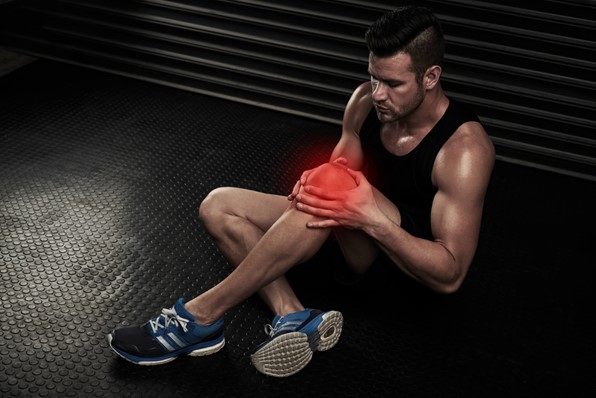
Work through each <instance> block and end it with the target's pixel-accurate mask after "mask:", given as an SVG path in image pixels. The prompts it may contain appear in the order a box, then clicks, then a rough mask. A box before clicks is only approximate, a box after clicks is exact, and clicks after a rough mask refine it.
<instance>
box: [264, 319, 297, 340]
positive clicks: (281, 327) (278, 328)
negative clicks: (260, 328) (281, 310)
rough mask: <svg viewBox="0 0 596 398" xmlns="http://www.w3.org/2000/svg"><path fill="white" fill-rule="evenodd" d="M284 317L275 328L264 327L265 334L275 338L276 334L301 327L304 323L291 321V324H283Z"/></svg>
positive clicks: (267, 325)
mask: <svg viewBox="0 0 596 398" xmlns="http://www.w3.org/2000/svg"><path fill="white" fill-rule="evenodd" d="M283 319H284V317H281V318H279V320H278V321H277V322H276V323H275V326H273V325H269V324H266V325H265V326H264V328H265V333H266V334H267V335H268V336H269V337H273V336H274V335H275V334H276V333H278V332H280V331H282V330H284V329H288V328H292V329H294V328H296V327H298V326H300V325H301V323H302V322H300V321H290V322H283Z"/></svg>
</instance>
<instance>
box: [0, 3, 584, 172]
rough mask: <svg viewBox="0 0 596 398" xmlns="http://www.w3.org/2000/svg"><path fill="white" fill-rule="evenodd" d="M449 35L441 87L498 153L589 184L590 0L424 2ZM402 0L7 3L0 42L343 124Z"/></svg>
mask: <svg viewBox="0 0 596 398" xmlns="http://www.w3.org/2000/svg"><path fill="white" fill-rule="evenodd" d="M419 3H420V4H424V5H428V6H430V7H431V8H433V9H434V10H435V11H436V12H437V14H438V15H439V16H440V17H441V19H442V20H443V24H444V29H445V32H446V39H447V51H448V55H447V59H446V65H445V72H444V87H445V89H446V91H447V93H448V94H449V95H451V96H452V97H454V98H459V99H461V100H464V101H467V102H469V103H470V104H472V105H473V106H474V108H475V109H476V110H477V112H478V113H479V115H480V117H481V119H482V120H483V122H484V123H485V125H486V126H487V129H488V131H489V134H490V135H491V137H492V138H493V141H494V142H495V145H496V147H497V153H498V156H499V158H500V159H502V160H505V161H509V162H515V163H521V164H526V165H529V166H532V167H538V168H543V169H548V170H553V171H556V172H559V173H564V174H569V175H574V176H579V177H582V178H586V179H590V180H594V181H596V121H595V118H594V116H593V115H594V110H595V109H596V95H595V93H596V82H595V80H594V79H593V78H592V75H593V71H594V70H596V42H595V40H594V38H595V37H596V2H594V1H581V0H576V1H571V0H569V1H564V0H557V1H555V0H543V1H541V2H538V4H535V5H532V6H529V5H524V4H520V3H521V2H518V1H515V2H514V1H512V0H505V1H500V2H498V3H493V2H489V1H472V0H453V1H422V2H419ZM399 4H404V2H400V1H376V2H369V1H358V0H344V1H340V0H337V1H333V0H328V1H305V0H285V1H275V0H253V1H248V0H246V1H245V0H222V1H207V0H202V1H192V0H176V1H166V0H127V1H117V0H59V1H56V0H54V1H48V0H45V1H40V0H15V1H13V2H9V3H8V4H5V5H2V7H1V8H0V19H1V20H2V22H3V26H4V28H3V29H2V32H1V34H0V45H1V46H4V47H6V48H9V49H12V50H14V51H17V52H22V53H26V54H29V55H33V56H36V57H40V58H50V59H56V60H61V61H65V62H69V63H75V64H79V65H84V66H87V67H91V68H96V69H101V70H105V71H109V72H113V73H118V74H122V75H126V76H131V77H134V78H139V79H143V80H148V81H152V82H157V83H160V84H165V85H168V86H173V87H178V88H181V89H185V90H191V91H195V92H199V93H204V94H208V95H213V96H217V97H221V98H226V99H231V100H234V101H240V102H245V103H250V104H254V105H257V106H263V107H267V108H271V109H276V110H280V111H283V112H289V113H293V114H298V115H302V116H306V117H310V118H315V119H318V120H322V121H326V122H331V123H334V124H340V123H341V116H342V111H343V108H344V106H345V103H346V101H347V100H348V98H349V96H350V94H351V92H352V90H353V89H354V87H355V86H356V85H357V84H359V83H360V82H361V81H363V80H366V79H367V78H368V76H367V74H366V66H367V65H366V62H367V53H366V47H365V45H364V41H363V35H364V31H365V29H366V27H367V26H368V25H369V24H370V22H372V21H373V20H374V19H376V18H377V17H378V16H379V15H380V14H381V13H382V12H383V11H385V10H389V9H392V8H393V7H395V6H396V5H399Z"/></svg>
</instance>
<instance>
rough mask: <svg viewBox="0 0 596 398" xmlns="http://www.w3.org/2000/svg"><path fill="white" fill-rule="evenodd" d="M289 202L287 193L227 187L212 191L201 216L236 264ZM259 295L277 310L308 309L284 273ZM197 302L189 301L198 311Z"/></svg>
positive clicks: (205, 201)
mask: <svg viewBox="0 0 596 398" xmlns="http://www.w3.org/2000/svg"><path fill="white" fill-rule="evenodd" d="M288 206H289V202H288V200H287V198H286V197H285V196H279V195H270V194H265V193H262V192H256V191H251V190H246V189H241V188H228V187H226V188H218V189H216V190H214V191H212V192H211V193H210V194H209V195H208V196H207V197H206V198H205V200H204V201H203V202H202V203H201V207H200V210H199V216H200V218H201V221H202V222H203V225H204V226H205V228H206V229H207V231H208V232H209V233H210V234H211V236H213V238H214V239H215V241H216V244H217V247H218V248H219V250H220V252H221V253H222V254H223V255H224V257H226V259H227V260H228V262H229V263H230V264H231V265H232V266H233V267H234V268H235V267H237V266H238V265H239V264H240V263H241V262H242V261H243V260H244V259H245V258H246V256H247V255H248V253H250V251H251V250H252V249H253V248H254V247H255V245H256V244H257V243H258V242H259V240H261V238H262V237H263V235H264V234H265V232H267V231H268V230H269V228H271V226H272V225H273V224H274V223H275V222H276V221H277V220H278V219H279V218H280V217H281V216H282V214H283V213H284V212H285V211H286V210H287V209H288ZM259 295H260V296H261V298H262V299H263V301H264V302H265V303H266V304H267V305H268V306H269V308H270V309H271V310H272V311H273V312H274V313H275V314H279V315H285V314H287V313H290V312H294V311H300V310H302V309H304V307H303V306H302V304H301V303H300V301H299V300H298V298H297V297H296V295H295V294H294V292H293V290H292V288H291V287H290V285H289V283H288V281H287V280H286V278H285V277H284V276H281V277H279V278H278V279H276V280H274V281H273V282H271V283H269V284H268V285H266V286H264V287H263V288H261V289H260V290H259ZM194 304H196V303H194V302H193V301H190V302H189V303H187V308H189V309H190V310H191V312H196V309H195V310H194V311H193V305H194Z"/></svg>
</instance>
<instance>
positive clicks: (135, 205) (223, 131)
mask: <svg viewBox="0 0 596 398" xmlns="http://www.w3.org/2000/svg"><path fill="white" fill-rule="evenodd" d="M0 99H1V101H2V106H1V107H0V129H1V130H0V131H1V136H0V137H1V138H0V140H1V141H0V142H1V145H0V165H1V168H0V192H1V193H0V223H1V231H0V301H1V304H0V332H1V335H0V355H1V360H0V395H1V396H2V397H4V396H6V397H8V396H24V397H27V396H31V397H37V396H60V397H66V396H77V397H79V396H96V397H102V396H106V397H124V396H135V397H170V396H172V397H174V396H200V397H246V396H251V397H253V396H276V397H277V396H284V397H303V396H316V397H338V396H343V397H402V396H403V397H463V396H466V397H489V396H495V397H502V396H509V397H511V396H524V397H528V396H539V397H549V396H552V397H560V396H575V397H577V396H592V395H593V394H594V392H595V388H594V387H595V385H594V383H595V377H594V376H595V369H596V368H595V363H596V362H595V360H594V358H595V357H594V355H595V354H596V352H595V350H594V336H595V332H596V330H595V329H594V325H593V321H592V318H593V308H592V304H591V303H593V302H594V286H595V282H596V279H595V271H594V266H593V263H594V261H593V259H591V257H590V259H589V258H588V256H587V254H588V253H589V251H588V249H589V248H590V247H591V246H589V245H588V243H590V244H591V242H589V241H591V240H592V238H593V236H590V234H583V233H580V232H579V231H580V227H583V225H582V224H583V223H585V225H586V226H589V227H592V225H593V221H594V217H593V216H594V211H593V208H592V206H593V200H594V194H593V192H595V191H594V184H593V183H590V182H587V181H580V180H574V179H572V178H570V177H564V176H560V175H552V174H549V173H547V172H541V171H537V170H530V169H526V168H523V167H519V166H513V165H507V164H501V163H498V164H497V168H496V170H495V176H494V179H493V182H492V185H491V190H490V191H489V197H488V201H487V206H486V213H487V221H486V222H485V225H484V226H483V235H482V239H481V242H480V247H479V251H478V255H477V258H476V260H475V263H474V265H473V267H472V269H471V272H470V276H469V278H468V279H467V281H466V282H465V284H464V286H463V287H462V289H461V290H460V291H459V292H458V293H456V294H454V295H451V296H440V295H436V294H433V293H430V292H427V291H426V290H424V289H422V288H420V287H418V286H416V285H415V284H414V283H412V282H410V281H408V280H405V278H402V277H400V276H399V275H398V274H397V273H396V272H391V271H388V270H378V274H376V273H375V272H377V271H375V272H372V273H371V275H370V276H369V279H368V280H366V281H364V283H363V284H361V285H359V286H357V287H344V286H341V285H339V284H338V283H336V282H335V281H334V279H333V277H332V266H331V264H332V263H333V262H334V259H335V256H336V255H337V253H336V251H335V250H334V247H333V245H332V244H331V243H330V244H329V245H328V246H326V247H324V249H323V250H322V251H321V253H319V254H318V255H317V256H316V257H315V258H313V259H312V260H311V261H309V262H308V263H305V264H303V265H300V266H298V267H296V268H295V269H293V270H292V271H291V273H290V281H291V282H292V283H293V285H294V286H295V288H296V290H297V292H298V294H299V296H300V297H301V298H302V299H303V302H304V304H305V305H308V306H310V307H315V308H321V309H335V310H339V311H341V312H342V313H343V314H344V319H345V323H344V330H343V334H342V337H341V339H340V341H339V343H338V344H337V346H336V347H335V348H334V349H332V350H330V351H327V352H322V353H316V354H315V356H314V359H313V361H312V362H311V363H310V364H309V366H307V368H305V369H304V370H303V371H302V372H300V373H298V374H297V375H295V376H292V377H289V378H286V379H276V378H269V377H266V376H263V375H262V374H260V373H258V372H257V371H256V370H255V369H254V368H253V367H252V365H251V364H250V360H249V356H250V354H251V352H252V350H253V348H254V347H255V346H256V345H258V344H259V343H260V342H261V341H262V340H263V339H264V338H265V337H266V335H265V333H264V332H263V325H264V324H266V323H268V322H270V320H271V317H272V315H271V314H270V313H269V312H268V309H267V308H266V307H265V305H264V304H263V303H262V302H261V301H260V300H259V299H258V298H257V297H252V298H250V299H248V300H246V301H245V302H244V303H242V304H241V305H239V306H238V307H236V308H234V309H233V310H231V311H230V312H229V313H228V315H227V317H226V328H225V333H226V340H227V345H226V347H225V348H224V349H223V350H222V351H221V352H219V353H217V354H215V355H212V356H209V357H201V358H180V359H178V360H176V361H174V362H172V363H171V364H168V365H163V366H157V367H139V366H135V365H132V364H130V363H127V362H125V361H123V360H122V359H120V358H118V357H117V356H116V355H115V354H113V352H111V350H110V349H109V348H108V344H107V340H106V334H107V333H108V332H109V331H110V330H111V329H113V328H114V327H117V326H120V325H123V324H138V323H142V322H145V321H147V320H148V318H149V317H151V316H154V315H156V314H157V313H159V311H161V308H163V307H170V306H171V305H173V303H174V301H175V300H176V299H177V298H178V297H185V298H191V297H193V296H195V295H197V294H199V293H200V292H202V291H204V290H206V289H208V288H209V287H210V286H212V285H213V284H215V283H217V282H218V281H219V280H221V279H222V278H224V277H225V275H227V274H228V273H229V272H230V271H231V268H230V267H229V266H228V265H227V264H226V262H225V260H224V259H223V257H222V256H221V255H220V254H219V253H218V251H217V249H216V247H215V246H214V244H213V242H212V240H211V239H210V237H209V236H208V235H207V234H206V232H205V231H204V230H203V228H202V226H201V225H200V223H199V221H198V218H197V209H198V205H199V203H200V202H201V200H202V199H203V198H204V197H205V196H206V195H207V193H208V192H209V191H210V190H211V189H213V188H216V187H218V186H224V185H232V186H241V187H245V188H250V189H257V190H261V191H267V192H276V193H281V194H286V193H287V192H288V191H289V190H290V188H291V186H292V185H293V182H294V181H295V180H296V178H297V177H298V176H299V174H300V171H301V170H303V169H305V168H307V167H309V166H311V165H314V164H317V163H318V162H321V161H323V160H325V159H326V157H327V156H328V154H329V151H330V150H331V148H332V147H333V144H334V143H335V141H336V140H337V138H338V136H339V128H338V127H336V126H329V125H326V124H322V123H318V122H314V121H310V120H305V119H302V118H298V117H293V116H290V115H286V114H280V113H276V112H273V111H267V110H264V109H259V108H253V107H250V106H246V105H242V104H238V103H233V102H227V101H223V100H218V99H214V98H209V97H205V96H200V95H195V94H192V93H188V92H183V91H179V90H175V89H171V88H166V87H162V86H157V85H153V84H149V83H145V82H140V81H136V80H133V79H127V78H124V77H118V76H113V75H109V74H104V73H100V72H96V71H90V70H86V69H80V68H76V67H73V66H67V65H63V64H59V63H54V62H49V61H37V62H35V63H33V64H31V65H28V66H26V67H24V68H22V69H20V70H18V71H16V72H13V73H11V74H9V75H6V76H4V77H2V78H0ZM589 192H591V194H588V193H589ZM387 274H390V275H389V277H388V276H387ZM569 394H571V395H569Z"/></svg>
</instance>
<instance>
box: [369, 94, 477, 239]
mask: <svg viewBox="0 0 596 398" xmlns="http://www.w3.org/2000/svg"><path fill="white" fill-rule="evenodd" d="M469 121H476V122H479V121H480V120H479V119H478V117H477V116H476V115H475V114H474V113H473V112H472V111H470V110H469V109H468V108H466V107H465V105H464V104H462V103H460V102H457V101H455V100H453V99H450V101H449V106H448V108H447V111H446V112H445V114H444V115H443V117H441V119H440V120H439V121H438V122H437V124H436V125H435V126H434V127H433V128H432V130H431V131H430V132H429V133H428V134H427V135H426V136H425V137H424V138H423V139H422V141H420V143H419V144H418V145H417V146H416V147H415V148H414V149H413V150H412V151H411V152H409V153H408V154H406V155H403V156H396V155H394V154H392V153H390V152H389V151H387V149H385V147H384V146H383V143H382V142H381V122H380V121H379V119H378V117H377V115H376V112H375V109H374V107H373V108H372V109H371V111H370V112H369V114H368V116H367V117H366V120H365V121H364V124H363V125H362V128H361V129H360V141H361V144H362V149H363V152H364V167H363V172H364V174H365V176H366V177H367V179H368V180H369V181H370V182H371V184H373V185H374V186H375V187H376V188H377V189H378V190H379V191H381V192H382V193H383V194H384V195H385V196H386V197H387V198H388V199H389V200H391V201H392V202H393V203H395V204H396V206H397V207H398V209H399V210H400V213H401V216H402V227H403V228H404V229H406V230H407V231H408V232H410V233H411V234H413V235H415V236H418V237H420V238H425V239H431V240H432V239H434V238H433V236H432V231H431V227H430V211H431V206H432V202H433V199H434V196H435V194H436V193H437V187H435V186H434V185H433V183H432V179H431V173H432V168H433V165H434V162H435V158H436V157H437V153H438V152H439V150H440V149H441V147H442V146H443V145H444V144H445V142H447V140H448V139H449V137H451V135H452V134H453V133H454V132H455V130H457V128H458V127H459V126H461V125H462V124H463V123H465V122H469Z"/></svg>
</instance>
